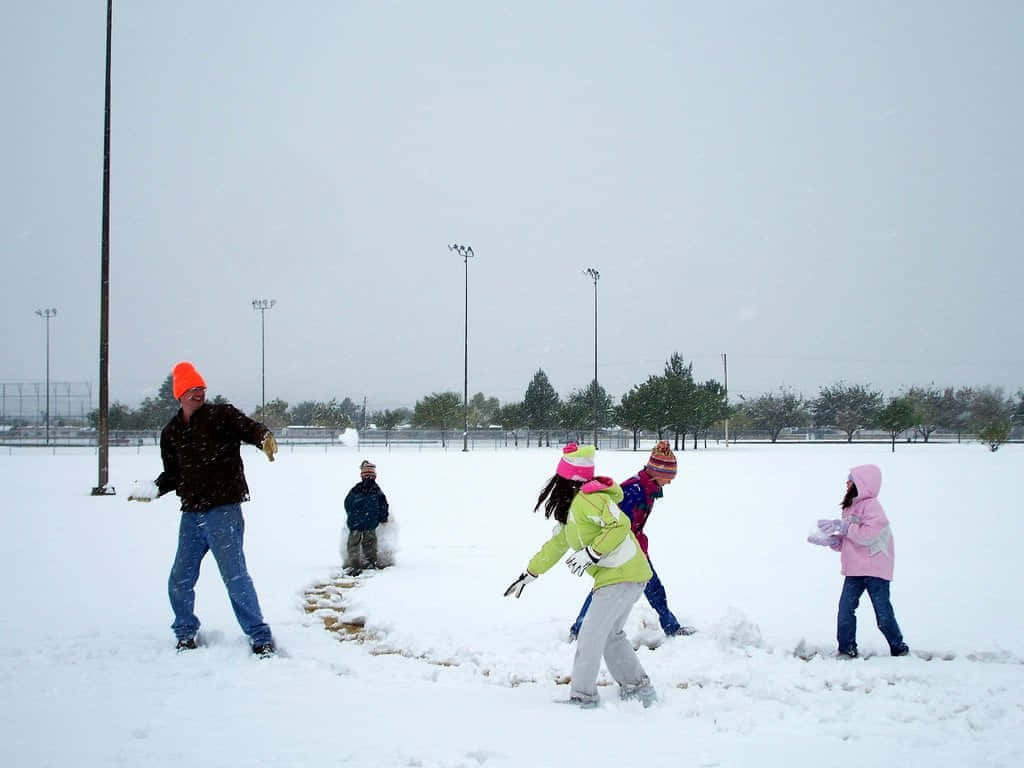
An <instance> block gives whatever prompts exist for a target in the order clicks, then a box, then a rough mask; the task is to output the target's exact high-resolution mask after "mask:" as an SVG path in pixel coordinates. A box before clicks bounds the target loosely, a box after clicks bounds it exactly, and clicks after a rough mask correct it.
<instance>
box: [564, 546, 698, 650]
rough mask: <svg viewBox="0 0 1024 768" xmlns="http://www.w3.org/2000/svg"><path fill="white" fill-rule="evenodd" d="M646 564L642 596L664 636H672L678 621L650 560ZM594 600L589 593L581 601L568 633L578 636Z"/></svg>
mask: <svg viewBox="0 0 1024 768" xmlns="http://www.w3.org/2000/svg"><path fill="white" fill-rule="evenodd" d="M647 564H648V565H650V566H651V574H652V575H651V580H650V581H648V582H647V586H646V587H644V596H645V597H646V598H647V602H648V603H650V604H651V607H652V608H653V609H654V610H656V611H657V612H658V623H659V624H661V628H662V630H664V632H665V634H666V635H674V634H675V633H676V632H678V631H679V620H678V619H676V617H675V615H674V614H673V613H672V611H670V610H669V609H668V596H667V595H666V594H665V587H664V586H663V585H662V583H661V579H659V578H658V572H657V571H655V570H654V564H653V563H651V559H650V558H647ZM593 598H594V593H593V591H591V592H590V593H589V594H588V595H587V599H586V600H584V601H583V607H582V608H580V615H579V616H577V617H576V621H574V622H573V625H572V627H570V629H569V631H570V632H572V634H573V635H579V633H580V627H581V626H583V617H584V616H586V615H587V610H588V609H589V608H590V601H591V600H592V599H593Z"/></svg>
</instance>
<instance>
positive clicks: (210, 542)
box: [167, 504, 271, 645]
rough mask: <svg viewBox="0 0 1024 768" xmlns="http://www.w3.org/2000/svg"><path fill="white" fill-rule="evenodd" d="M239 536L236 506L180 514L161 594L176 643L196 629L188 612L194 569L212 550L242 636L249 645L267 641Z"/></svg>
mask: <svg viewBox="0 0 1024 768" xmlns="http://www.w3.org/2000/svg"><path fill="white" fill-rule="evenodd" d="M244 533H245V521H244V520H243V519H242V507H241V505H239V504H225V505H224V506H222V507H214V508H213V509H208V510H206V511H205V512H182V513H181V524H180V525H179V526H178V551H177V553H176V554H175V556H174V565H173V566H171V576H170V578H169V579H168V580H167V592H168V595H169V596H170V598H171V608H172V609H173V610H174V623H173V624H172V625H171V628H172V629H173V630H174V634H175V636H176V637H177V638H178V639H179V640H184V639H187V638H190V637H194V636H195V634H196V632H197V631H198V630H199V619H198V618H197V617H196V615H195V612H194V610H193V609H194V607H195V602H196V592H195V586H196V582H197V581H198V580H199V566H200V564H202V562H203V558H204V557H206V553H207V552H211V551H212V552H213V558H214V560H216V561H217V568H218V569H220V577H221V579H223V580H224V586H226V587H227V588H228V597H229V598H231V607H232V609H234V611H235V618H236V619H238V624H239V626H241V627H242V631H243V632H245V634H247V635H248V636H249V640H250V641H251V642H252V643H253V644H255V645H261V644H263V643H269V642H271V635H270V627H268V626H267V625H266V624H265V623H264V621H263V614H262V613H261V612H260V603H259V600H258V599H257V598H256V588H255V587H254V586H253V584H252V579H251V578H250V577H249V571H248V569H247V568H246V566H245V554H244V553H243V552H242V536H243V534H244Z"/></svg>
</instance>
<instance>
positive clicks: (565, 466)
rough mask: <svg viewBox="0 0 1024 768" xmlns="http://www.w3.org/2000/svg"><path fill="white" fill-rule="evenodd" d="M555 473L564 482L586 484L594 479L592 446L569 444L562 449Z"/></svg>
mask: <svg viewBox="0 0 1024 768" xmlns="http://www.w3.org/2000/svg"><path fill="white" fill-rule="evenodd" d="M556 473H557V474H558V476H559V477H564V478H565V479H566V480H579V481H582V482H586V481H587V480H590V479H591V478H593V477H594V446H592V445H576V443H569V444H568V445H566V446H565V447H564V448H563V449H562V458H561V459H560V460H559V462H558V469H557V470H556Z"/></svg>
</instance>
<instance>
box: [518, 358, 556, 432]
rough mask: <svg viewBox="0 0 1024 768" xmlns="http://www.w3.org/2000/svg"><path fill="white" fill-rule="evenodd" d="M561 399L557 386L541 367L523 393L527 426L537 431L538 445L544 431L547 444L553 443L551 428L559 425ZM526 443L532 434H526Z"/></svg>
mask: <svg viewBox="0 0 1024 768" xmlns="http://www.w3.org/2000/svg"><path fill="white" fill-rule="evenodd" d="M559 405H560V401H559V398H558V393H557V392H555V388H554V387H552V386H551V382H550V381H548V375H547V374H546V373H544V370H543V369H539V370H538V371H537V372H536V373H535V374H534V375H533V379H531V380H530V383H529V385H527V387H526V394H525V395H523V416H524V417H525V418H526V427H527V429H528V430H530V429H532V430H534V431H535V432H537V433H538V434H537V445H538V446H540V435H541V434H542V433H543V435H544V438H545V442H546V443H547V445H549V446H550V445H551V435H550V430H551V429H553V428H554V427H557V426H558V423H559V415H560V414H559ZM526 445H527V447H529V445H530V434H529V432H527V434H526Z"/></svg>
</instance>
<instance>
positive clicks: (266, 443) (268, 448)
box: [260, 432, 277, 461]
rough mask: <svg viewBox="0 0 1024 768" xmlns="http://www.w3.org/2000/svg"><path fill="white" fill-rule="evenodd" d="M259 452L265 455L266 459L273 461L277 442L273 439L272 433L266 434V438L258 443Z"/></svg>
mask: <svg viewBox="0 0 1024 768" xmlns="http://www.w3.org/2000/svg"><path fill="white" fill-rule="evenodd" d="M260 450H261V451H263V452H264V453H265V454H267V458H268V459H270V460H271V461H273V460H274V454H275V453H277V440H275V439H274V433H273V432H267V436H266V437H264V438H263V442H262V443H260Z"/></svg>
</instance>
